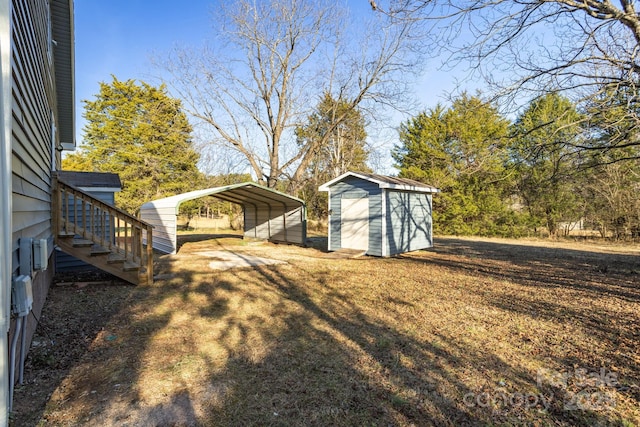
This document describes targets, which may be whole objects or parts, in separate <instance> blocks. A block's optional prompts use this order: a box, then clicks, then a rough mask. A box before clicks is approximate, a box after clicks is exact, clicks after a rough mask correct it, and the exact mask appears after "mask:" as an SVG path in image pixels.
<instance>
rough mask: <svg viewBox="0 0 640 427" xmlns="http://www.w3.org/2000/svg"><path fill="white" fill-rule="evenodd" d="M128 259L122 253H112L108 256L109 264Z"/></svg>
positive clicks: (119, 262)
mask: <svg viewBox="0 0 640 427" xmlns="http://www.w3.org/2000/svg"><path fill="white" fill-rule="evenodd" d="M126 260H127V259H126V258H125V257H123V256H122V255H120V254H115V253H111V255H109V258H107V263H108V264H121V263H123V262H125V261H126Z"/></svg>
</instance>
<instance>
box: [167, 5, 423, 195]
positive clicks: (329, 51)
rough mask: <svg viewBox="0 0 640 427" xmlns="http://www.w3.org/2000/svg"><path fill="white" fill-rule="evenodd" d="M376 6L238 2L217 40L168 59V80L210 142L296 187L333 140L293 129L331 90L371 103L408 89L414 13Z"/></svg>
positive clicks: (265, 176)
mask: <svg viewBox="0 0 640 427" xmlns="http://www.w3.org/2000/svg"><path fill="white" fill-rule="evenodd" d="M370 15H371V16H370V19H373V20H374V21H375V22H368V23H366V24H365V25H363V22H359V23H358V24H359V25H358V27H357V28H355V27H354V26H352V24H350V22H351V20H350V18H349V16H348V15H347V13H346V11H345V10H343V9H341V8H340V6H339V3H336V2H333V1H328V0H266V1H250V0H240V1H237V2H230V4H226V5H224V6H222V9H221V10H220V14H219V15H217V16H216V19H215V20H214V25H215V28H216V31H217V32H218V33H217V35H218V38H217V40H216V44H215V46H214V47H212V48H208V49H205V50H204V51H195V50H186V49H179V50H175V51H174V53H173V55H171V57H170V58H169V59H168V60H167V61H166V63H165V64H164V68H165V69H166V70H167V71H169V73H170V74H171V81H170V82H168V84H169V85H170V86H171V87H172V89H173V90H174V91H175V92H176V94H177V95H178V96H179V97H180V98H182V99H183V100H184V103H185V105H186V106H187V108H188V110H189V112H190V114H191V115H192V117H194V118H195V119H196V120H198V121H199V122H200V123H201V124H204V125H205V127H207V129H208V130H209V135H210V140H211V143H213V144H219V145H222V146H225V147H231V148H232V149H233V150H235V151H236V152H238V153H240V154H241V155H242V157H243V158H244V160H246V162H247V163H248V165H249V166H250V168H251V170H252V172H253V174H254V175H255V176H256V177H257V179H258V180H259V181H260V182H261V183H264V184H266V185H268V186H270V187H274V186H276V185H278V182H281V183H282V182H286V185H287V187H288V189H289V191H295V190H297V189H298V188H299V186H300V184H301V181H302V180H303V175H304V171H305V169H306V168H307V167H308V165H309V164H310V163H311V162H312V160H313V158H314V156H315V154H316V153H317V152H318V148H319V147H320V146H321V145H322V144H324V143H326V141H323V140H313V141H310V142H309V144H306V145H304V146H298V145H297V144H296V139H295V134H294V129H295V127H296V126H299V125H300V124H301V123H303V122H304V121H305V119H306V116H307V115H308V113H309V112H310V110H311V109H312V108H313V107H315V105H316V104H317V103H318V101H319V100H320V99H321V97H322V96H323V95H324V93H326V92H327V91H328V92H329V93H331V94H332V95H333V96H334V97H335V98H336V99H345V100H347V102H348V104H349V106H350V108H351V109H355V108H356V107H359V108H360V110H361V111H365V110H366V109H367V107H371V106H372V105H374V104H375V103H382V104H385V103H393V102H394V101H395V100H397V99H398V98H399V97H400V96H402V94H403V93H404V91H405V87H403V80H402V73H407V72H410V71H414V70H415V69H413V68H412V65H413V64H414V63H415V60H416V58H417V57H418V55H417V54H416V51H415V46H416V45H417V44H416V43H417V42H416V40H415V39H414V38H413V37H414V36H415V35H416V33H415V32H414V31H413V27H414V23H413V22H410V21H398V20H394V19H390V18H389V17H387V16H384V15H378V14H374V13H370ZM369 111H370V110H369ZM347 116H348V111H346V112H344V113H343V114H342V115H341V116H339V117H337V118H336V121H335V122H334V125H335V126H339V125H340V124H341V122H342V121H343V120H345V118H346V117H347ZM327 135H328V136H327V138H329V135H331V132H328V133H327Z"/></svg>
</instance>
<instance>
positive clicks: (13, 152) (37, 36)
mask: <svg viewBox="0 0 640 427" xmlns="http://www.w3.org/2000/svg"><path fill="white" fill-rule="evenodd" d="M72 17H73V3H72V1H71V0H48V1H47V0H0V56H1V61H2V62H1V64H0V70H1V71H2V73H1V75H2V83H1V85H0V97H1V99H2V109H1V110H0V111H1V114H2V118H1V123H2V124H1V126H2V138H1V140H0V143H1V144H2V147H0V162H2V168H1V169H2V174H3V177H2V180H1V181H2V182H0V184H1V185H2V186H3V187H4V188H7V187H8V188H10V189H11V190H10V191H11V193H10V195H9V200H7V198H6V196H5V195H4V193H3V196H2V200H1V203H0V218H1V219H2V224H3V230H2V233H0V235H1V237H0V239H2V240H3V242H2V245H0V257H1V258H2V263H0V275H1V277H0V279H1V283H2V293H1V298H2V302H1V303H2V314H1V315H0V318H1V320H2V328H3V330H2V331H1V332H0V335H4V334H6V331H7V327H8V325H9V316H10V310H11V308H10V307H11V305H10V304H11V301H10V298H11V286H12V285H11V284H12V280H13V278H14V277H16V276H17V275H19V274H25V273H26V274H29V275H30V276H31V279H32V289H33V307H32V309H33V312H34V313H35V315H36V316H39V315H40V312H41V310H42V306H43V304H44V300H45V298H46V295H47V292H48V289H49V284H50V283H51V280H52V277H53V263H52V262H51V255H52V252H53V237H54V236H53V234H52V225H51V216H52V213H51V201H52V200H51V199H52V197H51V196H52V188H51V185H52V179H51V178H52V176H51V175H52V171H54V170H56V169H58V168H59V166H60V162H61V156H60V150H61V149H65V148H72V147H73V146H74V145H75V144H74V141H73V135H74V133H75V129H74V128H75V124H74V117H73V116H74V105H73V25H72V20H73V18H72ZM54 40H55V43H54ZM7 166H9V167H10V168H9V171H10V176H6V175H4V173H5V171H6V170H7ZM3 191H4V190H3ZM8 224H10V225H9V226H7V225H8ZM26 238H32V239H38V240H40V239H44V240H47V242H48V245H47V247H48V252H47V256H48V257H49V259H48V260H49V263H48V265H49V267H48V268H47V269H45V270H43V271H21V270H23V269H21V268H20V261H21V260H20V251H19V247H20V239H26ZM26 321H27V327H26V337H27V338H26V339H27V343H30V342H31V337H32V334H33V331H34V330H35V327H36V322H35V320H34V318H33V316H27V317H26ZM13 324H14V322H13V321H12V322H11V325H12V326H13ZM2 346H3V347H4V348H3V349H2V350H1V351H2V352H3V353H4V354H5V356H6V354H7V352H6V347H5V346H4V344H3V345H2ZM3 365H4V368H3V369H6V366H7V365H8V364H7V363H5V364H3ZM5 373H6V371H2V374H3V376H2V384H0V392H4V391H5V390H6V388H7V385H8V381H7V378H6V377H5V376H4V374H5ZM8 401H9V399H5V398H1V399H0V418H1V419H0V422H2V423H4V422H5V421H6V418H5V417H6V413H5V407H4V404H5V403H7V402H8Z"/></svg>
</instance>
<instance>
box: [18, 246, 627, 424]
mask: <svg viewBox="0 0 640 427" xmlns="http://www.w3.org/2000/svg"><path fill="white" fill-rule="evenodd" d="M190 240H191V241H189V242H186V243H185V244H184V245H183V246H182V247H181V249H180V252H179V253H178V255H175V256H161V257H158V259H157V263H156V273H157V275H158V277H159V279H158V280H157V281H156V282H155V284H154V285H153V286H142V287H131V286H126V285H123V284H117V283H116V284H92V285H89V286H86V287H78V286H75V285H69V284H66V285H57V286H54V287H53V288H52V290H51V293H50V297H49V300H48V302H47V305H46V306H45V311H44V313H43V316H42V319H41V324H42V327H41V328H39V331H38V336H37V337H36V343H35V346H34V347H33V348H32V349H31V353H30V356H29V360H28V365H27V370H26V374H25V375H26V379H27V383H26V384H25V385H23V386H20V387H18V389H17V390H16V402H15V412H14V420H13V424H14V425H16V426H18V425H43V426H44V425H46V426H50V425H53V426H56V425H60V426H80V425H81V426H170V425H171V426H198V425H204V426H209V425H211V426H250V425H259V426H297V425H299V426H314V425H315V426H329V425H337V426H338V425H339V426H390V425H393V426H412V425H415V426H430V425H437V426H462V425H534V426H536V425H537V426H546V425H554V426H570V425H615V426H633V425H640V248H639V247H637V246H636V247H619V246H611V245H598V244H588V243H581V244H575V243H572V244H569V243H565V244H562V243H548V242H532V241H530V242H524V241H506V240H486V239H485V240H479V239H456V238H441V239H437V240H436V247H435V248H434V249H433V250H430V251H420V252H415V253H410V254H406V255H404V256H400V257H396V258H388V259H381V258H371V257H362V258H357V259H329V258H328V257H327V255H328V254H326V253H324V252H323V251H321V250H318V249H314V248H299V247H295V246H286V245H273V244H268V243H265V244H246V243H244V242H242V241H240V240H238V239H235V238H225V239H216V240H201V239H199V238H196V237H193V238H191V239H190ZM224 248H228V249H232V250H234V251H236V252H238V253H245V254H250V255H256V256H260V257H269V258H274V259H279V260H284V261H286V262H287V264H281V265H274V266H262V267H257V268H244V269H236V270H228V271H223V272H220V271H213V270H211V269H210V268H209V267H208V264H209V263H210V262H211V259H210V258H206V257H203V256H198V255H197V254H196V253H197V252H199V251H203V250H211V249H216V250H217V249H224ZM52 341H53V343H52Z"/></svg>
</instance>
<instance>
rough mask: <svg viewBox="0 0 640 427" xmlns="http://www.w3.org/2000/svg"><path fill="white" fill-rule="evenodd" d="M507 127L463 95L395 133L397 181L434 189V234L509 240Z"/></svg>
mask: <svg viewBox="0 0 640 427" xmlns="http://www.w3.org/2000/svg"><path fill="white" fill-rule="evenodd" d="M507 129H508V122H507V120H505V119H504V118H502V117H501V116H500V114H499V113H498V111H497V110H496V109H495V107H493V106H492V105H491V104H490V103H487V102H485V101H483V100H481V99H480V98H478V97H472V96H468V95H467V94H463V95H462V96H461V97H459V98H458V99H456V100H455V101H454V102H453V105H452V106H451V108H449V109H445V108H444V107H442V106H441V105H438V106H436V107H435V108H433V109H431V110H428V111H426V112H424V113H421V114H419V115H418V116H416V117H414V118H412V119H410V120H408V121H407V122H406V123H404V124H402V125H401V127H400V143H401V144H400V145H399V146H396V147H395V149H394V151H393V158H394V160H395V161H396V167H397V168H398V169H399V170H400V174H399V175H400V176H401V177H406V178H412V179H415V180H418V181H422V182H425V183H427V184H430V185H433V186H435V187H438V188H439V189H440V190H441V191H442V192H441V193H440V194H438V195H437V196H436V197H435V198H434V229H435V231H436V232H439V233H447V234H479V235H492V234H512V230H511V225H512V222H513V218H511V217H510V215H509V210H508V207H507V204H506V202H505V195H506V188H508V185H507V184H508V180H509V177H510V176H509V173H508V170H507V169H506V166H505V165H506V150H505V147H504V142H505V137H506V135H507Z"/></svg>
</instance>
